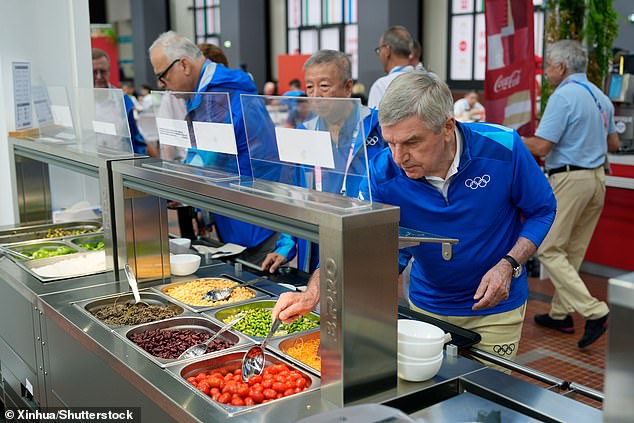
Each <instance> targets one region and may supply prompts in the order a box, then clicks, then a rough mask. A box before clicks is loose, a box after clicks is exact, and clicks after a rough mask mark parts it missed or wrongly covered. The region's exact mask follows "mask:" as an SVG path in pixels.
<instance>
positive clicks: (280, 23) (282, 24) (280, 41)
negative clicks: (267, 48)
mask: <svg viewBox="0 0 634 423" xmlns="http://www.w3.org/2000/svg"><path fill="white" fill-rule="evenodd" d="M270 14H271V26H270V29H269V31H270V37H271V72H272V74H273V75H272V76H271V78H273V79H275V80H277V79H278V69H277V56H279V55H280V54H286V0H271V2H270Z"/></svg>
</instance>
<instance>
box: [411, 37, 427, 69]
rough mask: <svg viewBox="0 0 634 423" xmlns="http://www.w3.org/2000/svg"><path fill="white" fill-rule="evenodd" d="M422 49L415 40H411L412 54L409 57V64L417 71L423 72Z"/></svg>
mask: <svg viewBox="0 0 634 423" xmlns="http://www.w3.org/2000/svg"><path fill="white" fill-rule="evenodd" d="M422 60H423V47H422V46H421V45H420V42H419V41H418V40H417V39H415V38H414V39H413V40H412V54H411V55H410V56H409V64H410V65H412V66H413V67H414V69H417V70H423V71H424V70H425V68H424V67H423V62H422Z"/></svg>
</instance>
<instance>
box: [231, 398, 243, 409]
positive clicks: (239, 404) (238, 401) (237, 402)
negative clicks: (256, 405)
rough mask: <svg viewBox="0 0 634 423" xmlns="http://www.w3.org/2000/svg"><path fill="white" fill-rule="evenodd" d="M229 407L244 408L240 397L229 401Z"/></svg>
mask: <svg viewBox="0 0 634 423" xmlns="http://www.w3.org/2000/svg"><path fill="white" fill-rule="evenodd" d="M231 405H234V406H236V407H244V401H243V400H242V398H240V397H235V398H233V399H232V400H231Z"/></svg>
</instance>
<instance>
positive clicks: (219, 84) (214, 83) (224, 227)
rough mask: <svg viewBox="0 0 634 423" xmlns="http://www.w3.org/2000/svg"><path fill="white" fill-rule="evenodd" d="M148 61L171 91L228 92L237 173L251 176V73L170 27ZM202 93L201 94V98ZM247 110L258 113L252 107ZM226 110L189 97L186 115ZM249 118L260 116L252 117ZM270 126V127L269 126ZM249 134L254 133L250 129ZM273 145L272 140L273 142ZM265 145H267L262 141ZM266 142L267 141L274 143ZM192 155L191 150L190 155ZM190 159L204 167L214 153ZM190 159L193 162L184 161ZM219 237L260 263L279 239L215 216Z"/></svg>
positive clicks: (213, 115)
mask: <svg viewBox="0 0 634 423" xmlns="http://www.w3.org/2000/svg"><path fill="white" fill-rule="evenodd" d="M149 54H150V62H151V63H152V67H153V69H154V73H155V75H156V78H157V80H158V84H159V87H161V88H165V89H166V90H169V91H175V92H186V93H189V92H198V93H204V92H218V93H229V98H230V108H231V116H232V119H233V128H234V133H235V137H236V144H237V150H238V162H239V166H240V174H241V175H246V176H252V174H253V173H252V169H251V163H250V158H249V145H248V143H247V134H246V130H245V126H244V120H243V115H242V113H243V111H242V105H241V103H240V95H241V94H257V89H256V86H255V84H254V82H253V80H252V79H251V78H250V77H249V75H248V74H247V73H245V72H243V71H242V70H240V69H229V68H227V67H225V66H223V65H221V64H219V63H214V62H212V61H210V60H208V59H206V58H205V56H204V55H203V53H202V52H201V51H200V49H199V48H198V46H197V45H196V44H194V43H193V42H192V41H191V40H189V39H188V38H186V37H183V36H182V35H179V34H177V33H175V32H174V31H168V32H165V33H163V34H161V35H160V36H159V37H158V38H157V39H156V40H155V41H154V43H152V45H151V46H150V48H149ZM199 97H200V96H199ZM253 109H254V110H251V111H247V112H248V113H250V114H251V113H260V111H259V110H258V109H257V108H256V107H254V108H253ZM225 115H226V109H225V108H224V107H222V106H220V105H218V104H217V103H216V102H213V101H211V102H203V101H202V100H201V99H200V98H198V99H196V97H192V98H191V99H190V100H188V101H187V119H188V120H189V119H191V120H201V121H216V122H217V121H219V120H218V116H225ZM261 117H262V119H260V120H261V121H262V125H261V126H262V128H258V129H260V130H262V133H261V134H259V136H261V137H262V138H265V137H274V134H273V133H268V132H267V130H268V129H269V128H268V127H267V125H266V124H267V122H266V121H264V119H265V118H266V117H268V113H266V109H264V105H263V104H262V111H261ZM250 120H256V121H257V120H258V119H251V118H250ZM270 129H271V130H273V126H270ZM249 130H250V133H249V135H250V136H252V137H253V136H254V135H253V134H252V133H251V132H252V131H251V128H249ZM272 143H273V144H274V141H272ZM263 144H266V145H269V144H270V143H263ZM273 144H270V145H273ZM192 153H195V154H192ZM189 156H195V157H194V158H193V159H192V160H194V162H195V161H199V163H198V164H199V165H202V166H204V165H205V164H206V163H207V161H208V159H213V156H214V153H213V152H208V151H202V150H193V151H190V154H189V155H188V158H189ZM188 163H191V162H189V161H188ZM214 218H215V223H216V228H217V229H218V235H219V237H220V238H221V240H222V241H223V242H225V243H233V244H238V245H241V246H244V247H247V251H246V253H245V255H244V256H243V258H245V259H248V260H249V261H251V262H253V263H255V264H259V263H260V262H261V261H262V260H263V259H264V257H265V256H266V254H267V253H269V252H271V251H273V249H274V248H275V242H276V241H277V233H275V232H273V231H271V230H269V229H265V228H262V227H259V226H255V225H251V224H249V223H245V222H242V221H239V220H235V219H231V218H228V217H225V216H222V215H217V214H214Z"/></svg>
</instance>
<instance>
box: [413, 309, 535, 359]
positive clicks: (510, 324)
mask: <svg viewBox="0 0 634 423" xmlns="http://www.w3.org/2000/svg"><path fill="white" fill-rule="evenodd" d="M409 306H410V308H411V309H412V310H414V311H417V312H419V313H422V314H426V315H428V316H431V317H435V318H436V319H439V320H443V321H445V322H447V323H451V324H452V325H456V326H459V327H461V328H463V329H468V330H472V331H474V332H476V333H478V334H480V337H481V338H482V339H481V340H480V343H478V344H476V345H474V347H475V348H478V349H481V350H484V351H487V352H490V353H491V354H495V355H498V356H500V357H502V358H506V359H507V360H515V356H516V355H517V350H518V348H519V345H520V338H521V337H522V325H523V323H524V312H525V311H526V303H524V304H523V305H522V306H520V307H518V308H516V309H514V310H510V311H506V312H504V313H497V314H488V315H485V316H443V315H440V314H435V313H431V312H429V311H425V310H423V309H421V308H419V307H416V306H415V305H414V304H413V303H412V302H411V301H410V303H409Z"/></svg>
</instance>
